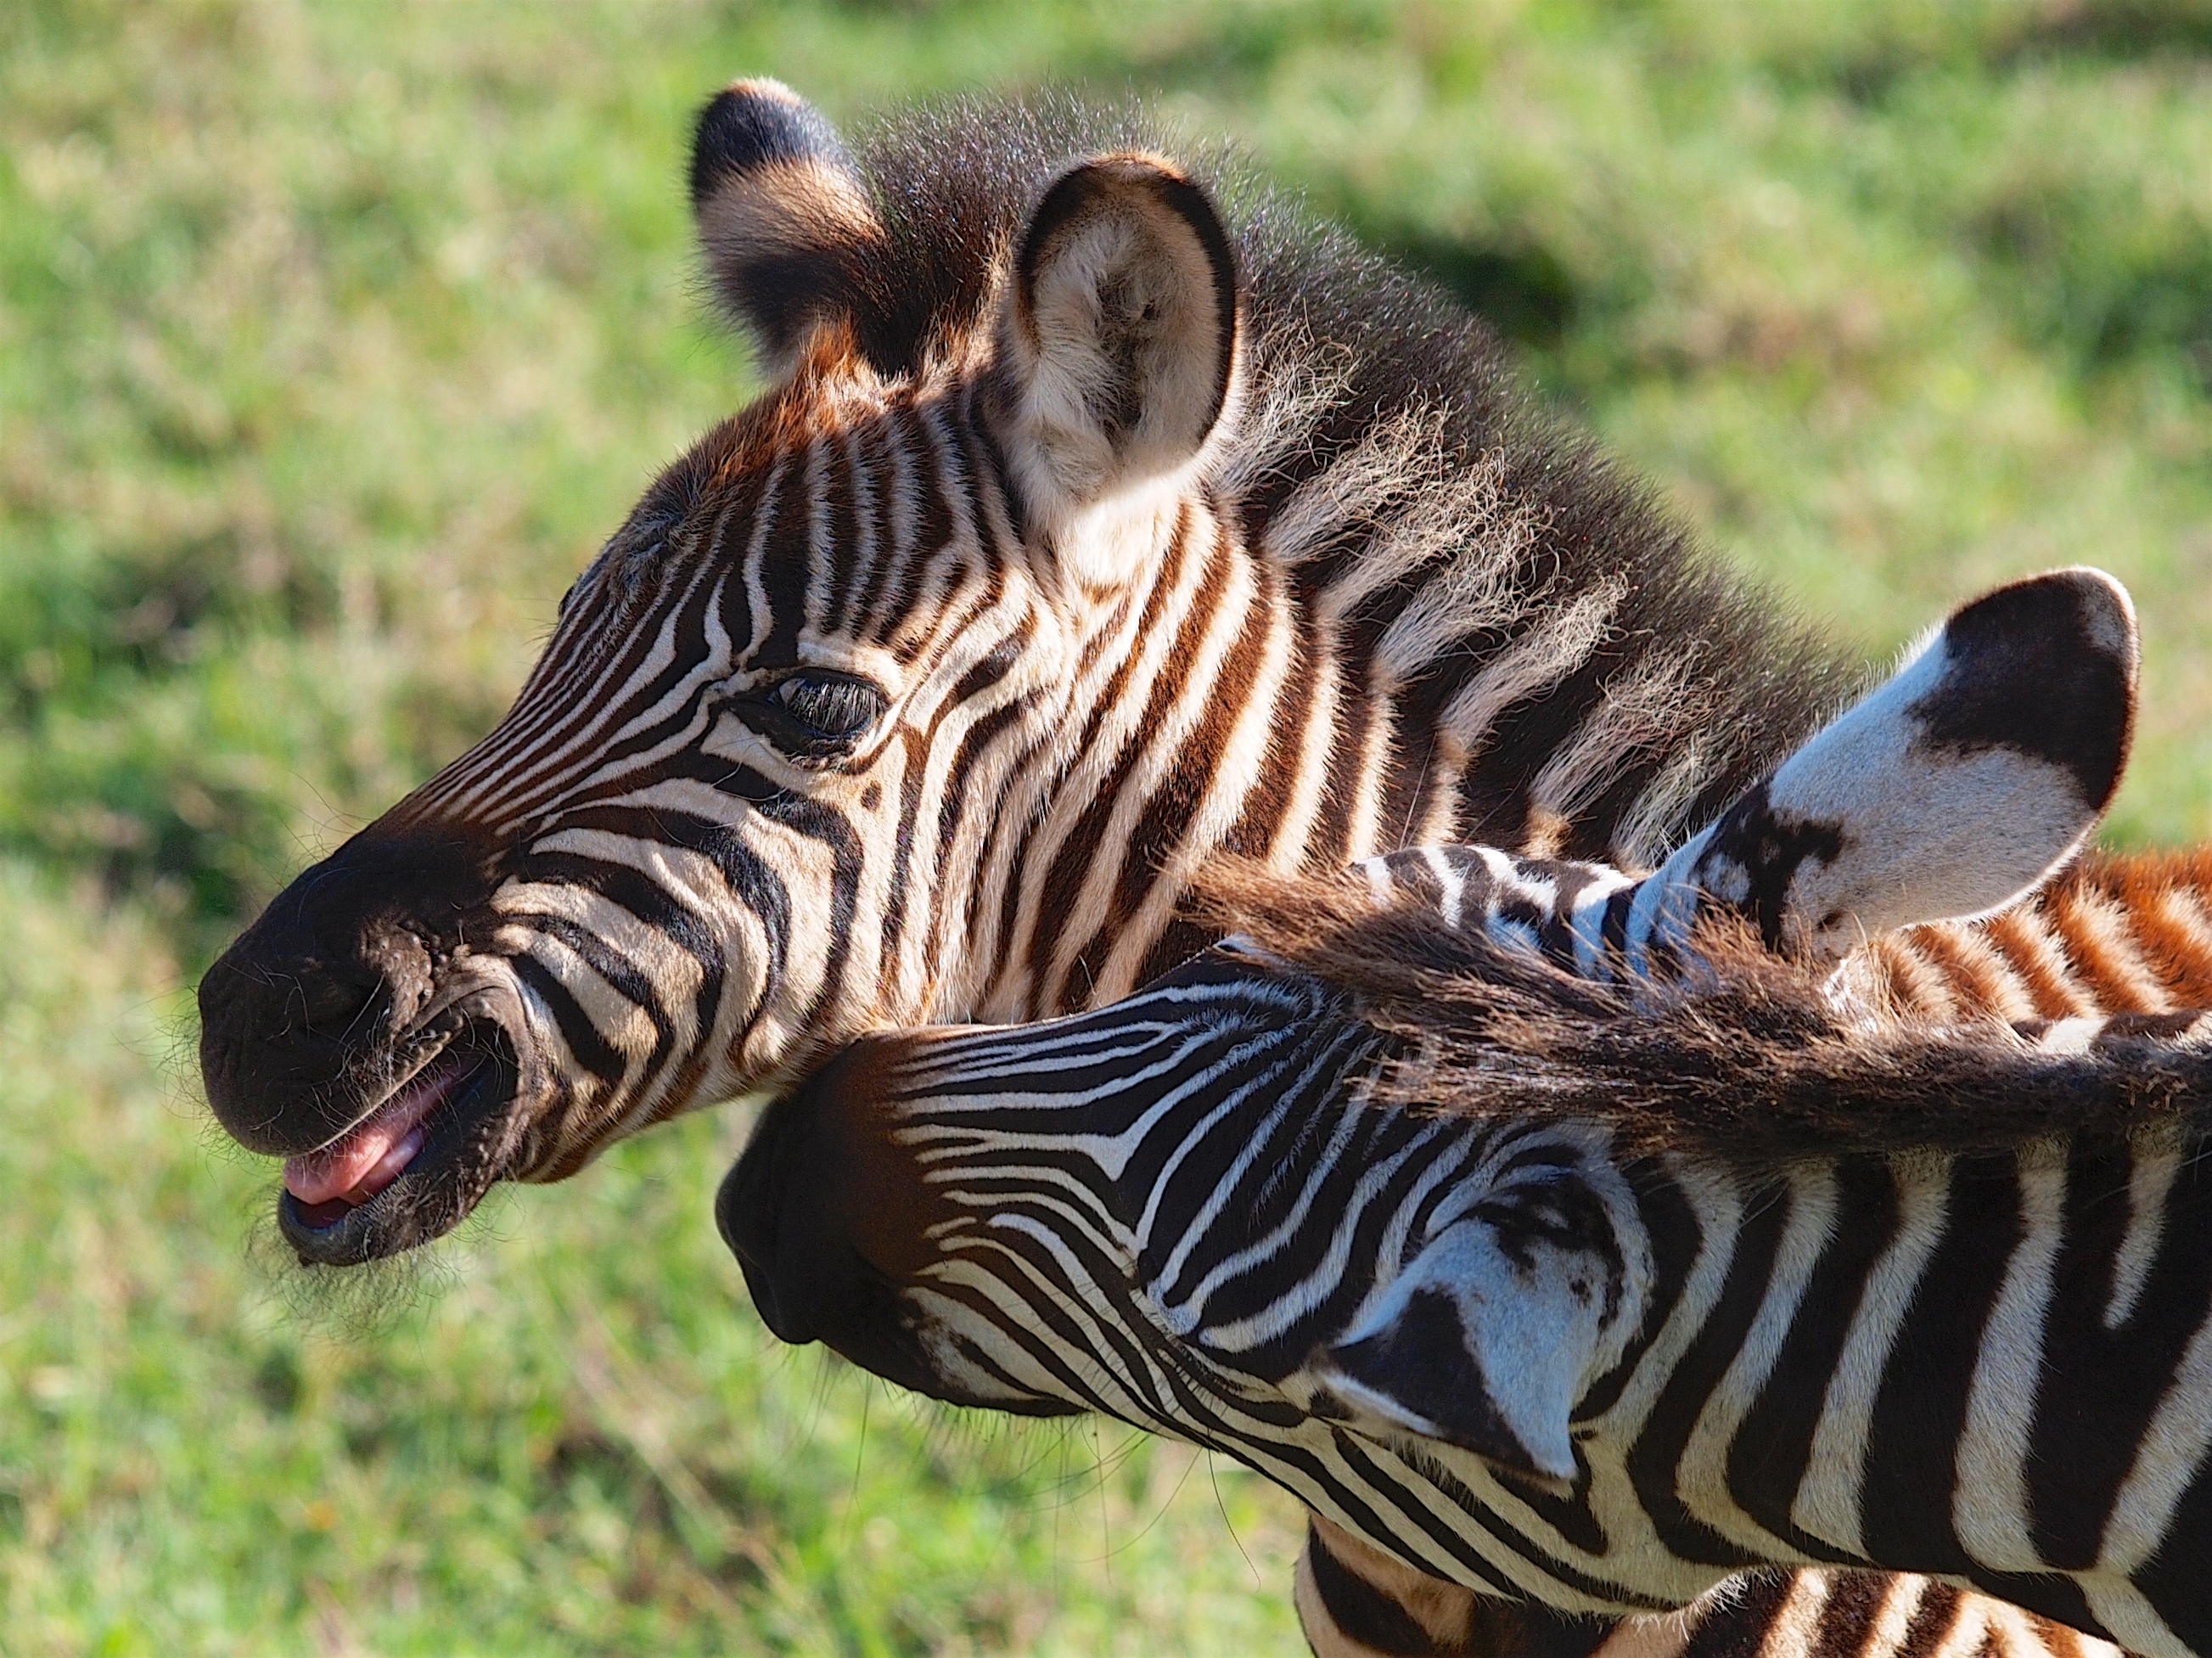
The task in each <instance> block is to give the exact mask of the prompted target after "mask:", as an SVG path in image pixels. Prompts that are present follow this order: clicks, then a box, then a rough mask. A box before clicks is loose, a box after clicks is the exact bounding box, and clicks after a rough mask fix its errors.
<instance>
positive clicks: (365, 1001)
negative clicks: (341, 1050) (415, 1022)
mask: <svg viewBox="0 0 2212 1658" xmlns="http://www.w3.org/2000/svg"><path fill="white" fill-rule="evenodd" d="M285 976H286V977H288V978H289V980H290V981H291V984H292V986H293V987H294V988H293V995H292V997H288V998H287V1001H288V1002H289V1003H290V1004H291V1006H289V1007H287V1008H286V1010H285V1011H286V1012H287V1013H289V1012H290V1011H292V1008H294V1007H296V1009H297V1011H298V1012H299V1014H300V1016H301V1023H302V1024H303V1025H304V1027H305V1029H307V1030H308V1031H310V1032H312V1033H313V1034H314V1035H319V1036H340V1035H344V1034H346V1033H347V1032H348V1031H349V1030H351V1029H354V1028H355V1027H356V1025H358V1024H359V1023H360V1021H361V1017H362V1013H363V1011H366V1010H367V1008H368V1005H369V1004H370V1003H371V1002H373V1001H374V1000H375V999H376V997H377V993H378V992H379V991H380V990H381V989H382V988H383V987H384V979H383V977H382V975H380V974H377V973H375V972H374V971H372V970H370V969H367V968H366V967H365V966H364V965H363V964H361V963H349V962H301V963H297V964H296V965H295V967H294V968H293V969H292V970H291V972H290V973H289V975H285ZM286 1023H289V1019H288V1020H287V1021H286ZM272 1034H274V1035H282V1034H283V1033H282V1031H281V1030H279V1031H277V1032H274V1033H272Z"/></svg>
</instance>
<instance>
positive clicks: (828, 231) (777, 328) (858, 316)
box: [691, 80, 884, 379]
mask: <svg viewBox="0 0 2212 1658" xmlns="http://www.w3.org/2000/svg"><path fill="white" fill-rule="evenodd" d="M691 212H692V216H693V217H694V218H696V220H697V222H698V226H699V242H700V246H701V247H702V249H703V250H704V252H705V253H706V257H707V270H708V275H709V276H711V277H712V278H713V280H714V289H715V292H716V294H717V295H719V296H720V299H721V301H722V304H723V307H725V308H726V310H727V311H729V313H731V314H732V316H733V317H734V318H735V319H737V320H738V322H740V323H742V324H743V325H744V326H745V328H746V329H747V330H748V331H750V333H751V334H752V336H753V338H754V340H755V341H756V343H757V344H758V345H759V347H760V349H761V353H762V355H763V358H764V359H765V360H766V365H767V367H768V370H769V374H771V375H772V376H774V377H775V378H777V379H781V378H783V377H784V376H785V375H787V374H789V372H790V371H791V369H792V367H793V365H794V364H795V363H797V362H798V361H799V358H800V357H801V356H803V355H805V352H806V350H807V348H808V347H809V345H810V344H811V343H813V341H814V340H815V338H816V337H817V335H818V334H820V333H822V332H823V331H831V332H834V331H836V330H837V329H839V328H840V327H841V326H842V327H845V328H847V329H848V333H849V334H850V335H851V336H853V337H857V335H858V334H859V333H860V324H861V322H862V320H863V313H864V311H865V310H866V308H867V289H868V287H869V282H870V278H871V276H872V274H873V273H874V272H875V270H877V268H878V258H879V255H880V251H881V248H882V246H883V242H884V231H883V226H882V224H881V222H879V221H878V219H877V217H876V212H875V209H874V207H873V206H872V204H871V203H870V201H869V198H868V191H867V187H866V183H865V181H864V180H863V179H861V177H860V170H859V169H858V168H857V167H854V165H853V160H852V157H851V156H850V155H848V154H847V153H846V151H845V146H844V144H843V143H842V142H841V141H840V140H839V138H838V137H837V132H836V128H834V127H832V126H831V125H829V122H828V121H827V120H825V119H824V118H823V116H822V114H821V112H819V111H818V110H817V109H816V108H815V107H814V106H812V105H811V104H809V103H808V102H807V101H806V100H805V99H803V98H801V97H800V96H799V94H797V93H795V92H793V91H792V89H791V88H789V87H787V86H785V85H784V84H783V83H782V82H779V81H769V80H753V81H739V82H735V83H734V84H732V86H730V87H728V88H726V89H724V90H723V91H722V92H720V94H717V95H716V96H715V98H714V101H713V102H712V103H710V104H708V106H707V107H706V108H704V109H702V110H701V111H700V112H699V123H698V126H697V128H696V131H694V133H693V135H692V140H691Z"/></svg>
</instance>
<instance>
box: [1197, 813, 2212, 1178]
mask: <svg viewBox="0 0 2212 1658" xmlns="http://www.w3.org/2000/svg"><path fill="white" fill-rule="evenodd" d="M2084 862H2085V865H2087V867H2086V868H2081V867H2077V869H2076V870H2075V871H2073V872H2069V874H2068V875H2066V876H2063V877H2061V878H2060V881H2061V882H2062V883H2072V882H2081V881H2089V880H2094V879H2096V878H2098V877H2099V876H2100V874H2101V873H2102V870H2101V867H2100V864H2099V862H2098V860H2095V859H2088V860H2084ZM2175 865H2176V871H2177V872H2178V873H2181V874H2184V875H2186V874H2191V873H2193V874H2195V875H2197V876H2199V877H2203V876H2207V875H2212V857H2208V856H2207V855H2206V854H2204V853H2197V854H2194V855H2192V856H2191V857H2188V858H2185V859H2176V860H2175ZM1200 903H1201V906H1202V907H1203V908H1205V909H1206V911H1207V912H1208V913H1209V914H1210V915H1211V917H1212V919H1213V920H1216V921H1218V922H1220V923H1222V924H1224V925H1225V926H1233V927H1235V928H1237V929H1238V930H1239V932H1241V934H1242V937H1243V940H1245V941H1249V944H1248V947H1249V948H1250V949H1251V950H1255V952H1257V953H1259V954H1261V956H1263V957H1267V958H1270V959H1272V960H1273V962H1274V963H1278V964H1279V965H1281V966H1283V967H1285V968H1287V969H1291V970H1293V971H1295V972H1298V973H1301V974H1305V975H1310V976H1311V977H1313V978H1316V979H1318V980H1319V981H1322V983H1323V984H1324V985H1326V986H1328V987H1329V988H1330V989H1332V990H1333V991H1334V992H1336V993H1338V994H1339V995H1340V996H1341V997H1342V999H1343V1000H1342V1004H1341V1005H1342V1006H1343V1008H1344V1011H1345V1017H1349V1018H1357V1019H1359V1020H1364V1022H1365V1023H1369V1024H1370V1025H1372V1026H1373V1027H1375V1028H1376V1029H1378V1030H1380V1031H1382V1032H1383V1033H1385V1034H1386V1035H1389V1037H1390V1038H1392V1039H1393V1040H1392V1041H1391V1042H1390V1044H1389V1051H1390V1057H1389V1059H1388V1060H1386V1061H1385V1062H1384V1063H1383V1066H1382V1068H1381V1071H1380V1072H1379V1074H1378V1076H1377V1078H1376V1084H1375V1085H1374V1086H1373V1088H1372V1089H1371V1090H1369V1093H1368V1097H1370V1099H1371V1100H1372V1101H1373V1102H1375V1103H1376V1104H1378V1105H1389V1106H1396V1107H1408V1106H1410V1107H1414V1108H1424V1109H1430V1110H1436V1111H1441V1112H1444V1113H1449V1114H1468V1115H1478V1116H1483V1117H1501V1118H1504V1117H1513V1118H1521V1119H1529V1118H1540V1119H1552V1120H1569V1119H1571V1120H1574V1121H1583V1122H1590V1123H1594V1124H1598V1125H1601V1126H1603V1127H1606V1128H1607V1129H1609V1130H1610V1131H1612V1132H1613V1133H1614V1134H1615V1135H1616V1136H1617V1137H1618V1139H1619V1140H1620V1143H1621V1145H1622V1147H1623V1149H1624V1150H1625V1151H1627V1152H1628V1153H1629V1154H1630V1155H1632V1156H1637V1155H1652V1154H1657V1153H1660V1152H1666V1151H1674V1152H1681V1151H1688V1152H1692V1153H1696V1154H1699V1155H1702V1156H1708V1157H1717V1158H1719V1159H1721V1160H1723V1161H1725V1162H1727V1163H1730V1164H1732V1165H1735V1166H1740V1167H1749V1168H1771V1167H1774V1166H1777V1165H1779V1164H1782V1163H1788V1162H1790V1161H1791V1160H1793V1159H1796V1158H1800V1157H1813V1156H1835V1155H1847V1154H1851V1153H1864V1152H1874V1153H1882V1152H1894V1151H1910V1150H1914V1149H1926V1150H1929V1151H1939V1152H1961V1153H1969V1152H1988V1151H2007V1150H2010V1149H2013V1148H2016V1147H2018V1146H2021V1145H2026V1144H2027V1143H2029V1142H2031V1141H2033V1140H2036V1139H2041V1138H2044V1137H2045V1136H2051V1135H2067V1134H2088V1135H2098V1136H2105V1135H2111V1136H2123V1137H2124V1136H2127V1135H2130V1134H2133V1133H2137V1132H2140V1131H2143V1130H2147V1129H2152V1128H2155V1127H2173V1128H2180V1129H2195V1128H2198V1127H2203V1126H2205V1125H2206V1124H2207V1123H2208V1122H2212V1040H2206V1039H2205V1033H2206V1031H2207V1029H2208V1023H2207V1022H2206V1021H2205V1020H2204V1018H2203V1015H2202V1014H2201V1013H2199V1012H2197V1011H2188V1012H2179V1013H2172V1014H2163V1015H2130V1016H2121V1017H2112V1018H2108V1019H2105V1020H2102V1021H2099V1022H2095V1024H2094V1029H2093V1040H2088V1041H2086V1042H2081V1043H2078V1044H2071V1045H2069V1048H2071V1051H2062V1050H2057V1049H2054V1048H2051V1047H2049V1046H2045V1045H2042V1044H2039V1042H2037V1040H2036V1036H2037V1035H2038V1033H2037V1032H2036V1031H2035V1030H2034V1029H2032V1028H2021V1027H2015V1026H2013V1025H2008V1024H2006V1023H2002V1022H2001V1021H1997V1020H1995V1019H1988V1020H1982V1021H1978V1022H1975V1023H1966V1024H1956V1025H1940V1024H1936V1023H1932V1022H1929V1021H1925V1020H1916V1019H1911V1018H1900V1017H1892V1016H1887V1015H1881V1014H1876V1015H1874V1016H1871V1017H1869V1015H1868V1014H1867V1013H1866V1012H1865V1011H1864V1010H1863V1009H1857V1008H1850V1007H1844V1006H1839V1005H1838V1003H1837V1002H1836V1000H1835V999H1833V998H1832V996H1831V995H1829V994H1828V993H1826V975H1825V974H1824V973H1823V972H1821V971H1820V970H1819V969H1815V968H1814V966H1813V965H1811V964H1810V963H1807V962H1804V961H1801V960H1796V959H1792V958H1790V957H1785V956H1779V955H1777V954H1775V953H1774V952H1773V951H1771V950H1769V949H1767V948H1766V947H1765V945H1764V944H1762V943H1761V942H1760V941H1759V938H1758V937H1757V936H1756V934H1755V933H1753V932H1752V931H1751V930H1750V929H1749V928H1748V927H1747V926H1740V925H1739V924H1736V923H1734V922H1732V921H1727V920H1722V921H1718V922H1708V923H1707V924H1706V927H1705V931H1704V932H1702V933H1701V934H1700V938H1699V956H1700V957H1701V958H1702V961H1703V963H1704V964H1705V965H1704V969H1701V970H1700V971H1699V972H1697V973H1695V974H1692V975H1688V976H1686V977H1684V978H1682V979H1679V980H1676V981H1671V982H1660V983H1653V982H1651V981H1643V982H1640V983H1636V982H1620V983H1601V982H1596V981H1592V980H1590V979H1588V978H1584V977H1581V976H1577V975H1574V974H1572V973H1570V972H1568V971H1566V970H1565V969H1563V968H1560V967H1559V966H1556V965H1554V964H1553V963H1550V962H1548V961H1547V960H1546V959H1544V958H1543V957H1539V956H1537V955H1535V954H1534V953H1533V952H1528V951H1524V950H1513V949H1509V948H1506V947H1504V946H1501V945H1499V944H1495V943H1492V941H1491V940H1490V939H1488V938H1486V936H1484V935H1483V934H1482V933H1481V932H1479V931H1476V930H1473V929H1460V928H1455V927H1453V926H1450V925H1449V924H1448V923H1447V922H1445V921H1444V920H1443V918H1442V917H1441V916H1440V915H1439V914H1438V913H1437V911H1436V910H1435V909H1434V908H1432V907H1430V906H1426V905H1419V904H1394V905H1390V906H1387V907H1378V905H1377V904H1376V901H1375V899H1374V897H1373V896H1372V894H1371V893H1370V891H1369V890H1367V889H1366V888H1365V887H1364V886H1356V885H1354V884H1351V883H1349V882H1340V881H1323V880H1308V879H1294V880H1285V879H1284V878H1280V877H1278V876H1273V875H1269V874H1267V873H1265V872H1260V871H1257V870H1256V869H1254V868H1251V867H1249V866H1245V867H1241V868H1223V869H1221V870H1219V871H1218V872H1214V874H1213V875H1212V878H1211V879H1210V880H1209V882H1208V883H1207V886H1206V890H1205V893H1204V895H1203V896H1202V898H1201V900H1200Z"/></svg>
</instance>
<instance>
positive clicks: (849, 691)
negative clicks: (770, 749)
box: [738, 673, 890, 760]
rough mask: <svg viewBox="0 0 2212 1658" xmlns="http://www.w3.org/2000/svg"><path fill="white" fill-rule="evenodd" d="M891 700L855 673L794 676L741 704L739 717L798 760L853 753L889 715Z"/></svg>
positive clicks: (761, 691) (768, 687) (766, 686)
mask: <svg viewBox="0 0 2212 1658" xmlns="http://www.w3.org/2000/svg"><path fill="white" fill-rule="evenodd" d="M889 706H890V699H889V698H888V697H886V696H885V695H884V694H883V692H882V691H881V690H879V689H877V687H876V686H874V685H873V684H872V683H869V682H868V681H867V680H865V679H861V678H858V677H854V675H851V674H842V673H795V674H790V675H787V677H784V678H781V679H779V680H777V681H776V682H775V683H774V684H772V685H764V686H762V687H761V688H760V689H757V690H756V691H754V692H752V693H751V694H750V695H747V696H745V697H744V698H743V699H741V701H739V703H738V716H739V718H741V719H743V720H744V722H745V723H746V724H747V725H749V726H751V727H752V728H753V729H754V730H755V731H757V732H759V733H760V734H761V735H762V736H763V737H765V738H768V740H769V742H771V743H773V744H775V745H776V747H778V748H779V749H781V750H783V751H784V752H785V753H786V754H788V755H791V756H794V757H797V758H801V759H809V760H826V759H832V758H835V757H836V756H839V755H843V754H850V753H851V752H852V751H853V750H854V748H856V747H857V746H858V745H859V744H860V739H861V738H864V737H866V735H867V734H868V733H869V732H871V731H872V730H873V729H874V728H875V725H876V722H877V721H878V720H881V719H882V718H883V717H884V709H885V708H888V707H889Z"/></svg>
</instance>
